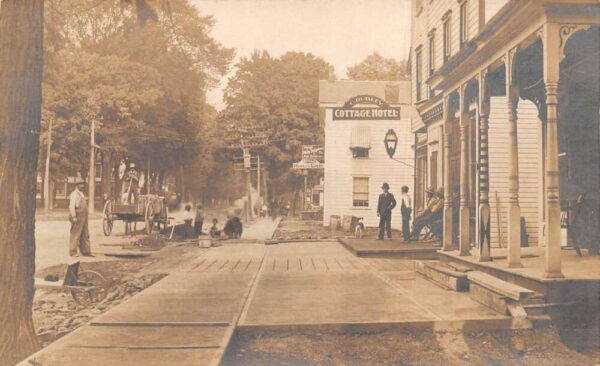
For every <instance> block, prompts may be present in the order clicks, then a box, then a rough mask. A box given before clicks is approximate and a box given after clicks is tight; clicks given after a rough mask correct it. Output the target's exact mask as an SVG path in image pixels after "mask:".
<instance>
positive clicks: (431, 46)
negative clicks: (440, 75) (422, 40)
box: [427, 32, 435, 76]
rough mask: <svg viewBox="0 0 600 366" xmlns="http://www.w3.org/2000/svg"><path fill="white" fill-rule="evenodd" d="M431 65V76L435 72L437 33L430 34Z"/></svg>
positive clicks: (429, 56)
mask: <svg viewBox="0 0 600 366" xmlns="http://www.w3.org/2000/svg"><path fill="white" fill-rule="evenodd" d="M427 58H428V59H429V60H428V63H429V76H431V75H433V72H434V71H435V32H431V33H429V54H428V57H427Z"/></svg>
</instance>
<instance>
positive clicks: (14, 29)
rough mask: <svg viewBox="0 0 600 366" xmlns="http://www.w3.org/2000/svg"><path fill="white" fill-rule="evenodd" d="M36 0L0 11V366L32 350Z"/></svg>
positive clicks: (39, 12) (14, 1)
mask: <svg viewBox="0 0 600 366" xmlns="http://www.w3.org/2000/svg"><path fill="white" fill-rule="evenodd" d="M43 3H44V2H43V0H2V5H1V8H0V253H2V255H1V256H0V324H2V325H1V326H0V365H12V364H14V363H15V362H17V361H19V360H21V359H23V358H25V357H26V356H28V355H29V354H31V353H32V352H34V351H35V350H37V349H38V347H39V345H38V341H37V338H36V335H35V330H34V328H33V320H32V309H31V306H32V303H33V295H34V287H33V276H34V273H35V233H34V225H35V194H36V175H37V174H36V173H37V162H38V147H39V142H40V141H39V139H40V114H41V107H42V68H43V59H42V57H43V25H44V22H43V17H44V4H43Z"/></svg>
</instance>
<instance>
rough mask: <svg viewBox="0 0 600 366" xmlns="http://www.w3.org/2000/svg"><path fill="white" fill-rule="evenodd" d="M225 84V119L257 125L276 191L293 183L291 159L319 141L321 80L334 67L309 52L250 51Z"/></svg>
mask: <svg viewBox="0 0 600 366" xmlns="http://www.w3.org/2000/svg"><path fill="white" fill-rule="evenodd" d="M236 68H237V70H236V73H235V75H234V76H233V77H232V78H230V79H229V83H228V85H227V87H226V88H225V93H224V100H225V103H226V108H225V110H224V111H223V112H222V113H221V116H220V118H221V119H222V120H223V123H226V124H232V125H237V126H252V127H256V130H257V131H260V132H262V133H264V135H265V136H266V138H267V140H268V142H269V143H268V145H267V146H266V147H264V148H262V151H261V154H262V155H263V157H264V158H265V162H266V165H267V168H268V173H269V176H270V178H271V180H272V182H273V183H274V186H273V188H274V190H275V193H276V194H282V193H285V192H286V191H289V190H290V187H291V186H292V185H293V184H294V183H296V182H297V180H295V179H294V178H295V176H294V175H293V174H292V173H291V166H292V163H293V162H295V161H298V160H299V159H300V154H301V146H302V145H305V144H322V143H323V140H324V131H323V129H322V127H321V126H320V124H319V114H318V105H319V83H318V81H319V80H323V79H327V78H328V76H329V74H330V72H332V69H333V68H332V66H331V65H329V64H328V63H327V62H326V61H325V60H323V59H321V58H318V57H315V56H313V55H312V54H310V53H301V52H288V53H286V54H284V55H282V56H281V57H278V58H274V57H272V56H271V55H269V54H268V53H267V52H265V51H262V52H258V51H257V52H254V53H253V54H252V55H251V56H250V57H249V58H242V59H241V60H240V62H239V63H238V64H237V66H236Z"/></svg>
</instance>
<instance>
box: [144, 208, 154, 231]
mask: <svg viewBox="0 0 600 366" xmlns="http://www.w3.org/2000/svg"><path fill="white" fill-rule="evenodd" d="M144 217H145V219H146V220H145V221H146V233H147V234H148V235H150V234H151V233H152V228H153V226H154V206H153V205H152V204H151V203H149V204H147V205H146V214H145V215H144Z"/></svg>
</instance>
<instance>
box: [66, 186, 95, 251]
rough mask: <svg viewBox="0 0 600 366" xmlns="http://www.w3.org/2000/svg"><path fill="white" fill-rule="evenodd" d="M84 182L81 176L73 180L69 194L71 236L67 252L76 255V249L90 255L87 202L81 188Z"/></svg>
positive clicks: (83, 187)
mask: <svg viewBox="0 0 600 366" xmlns="http://www.w3.org/2000/svg"><path fill="white" fill-rule="evenodd" d="M84 189H85V182H84V181H83V179H81V178H79V177H78V178H77V179H76V180H75V189H74V190H73V192H71V194H70V195H69V221H71V237H70V240H69V254H70V255H71V256H72V257H77V256H78V255H77V249H79V252H80V253H81V255H83V256H86V257H91V256H92V253H91V248H90V232H89V230H88V203H87V199H86V198H85V195H84V194H83V190H84Z"/></svg>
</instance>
